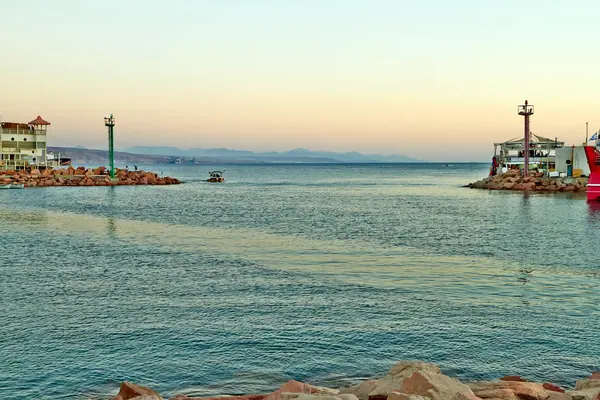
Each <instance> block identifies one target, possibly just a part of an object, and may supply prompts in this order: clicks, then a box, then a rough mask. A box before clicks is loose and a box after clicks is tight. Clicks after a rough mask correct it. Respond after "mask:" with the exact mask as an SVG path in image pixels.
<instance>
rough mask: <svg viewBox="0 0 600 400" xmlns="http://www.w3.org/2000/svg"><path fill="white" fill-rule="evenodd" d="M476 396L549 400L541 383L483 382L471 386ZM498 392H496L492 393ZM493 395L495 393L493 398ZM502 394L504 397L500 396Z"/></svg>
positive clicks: (510, 399)
mask: <svg viewBox="0 0 600 400" xmlns="http://www.w3.org/2000/svg"><path fill="white" fill-rule="evenodd" d="M469 386H470V387H471V390H473V393H474V394H475V396H478V397H481V398H499V399H509V400H513V399H514V398H515V397H516V398H518V399H521V400H547V399H548V397H549V394H548V392H547V391H546V389H544V387H543V386H542V385H540V384H539V383H533V382H518V381H501V380H498V381H483V382H474V383H471V384H469ZM492 391H496V392H492ZM492 393H495V394H494V395H493V396H492V395H491V394H492ZM500 394H502V397H499V396H498V395H500Z"/></svg>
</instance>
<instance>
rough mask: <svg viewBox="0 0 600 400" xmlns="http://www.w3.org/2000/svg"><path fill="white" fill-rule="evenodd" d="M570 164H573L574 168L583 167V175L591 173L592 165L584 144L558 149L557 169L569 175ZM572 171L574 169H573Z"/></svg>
mask: <svg viewBox="0 0 600 400" xmlns="http://www.w3.org/2000/svg"><path fill="white" fill-rule="evenodd" d="M569 162H570V163H569ZM569 165H572V166H573V169H581V171H582V175H583V176H589V175H590V166H589V164H588V161H587V157H586V155H585V150H584V149H583V146H572V147H570V146H568V147H562V148H560V149H556V171H557V172H558V173H561V174H562V173H564V174H567V175H569V173H568V172H569ZM572 173H573V171H571V174H572Z"/></svg>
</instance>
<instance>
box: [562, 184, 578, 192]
mask: <svg viewBox="0 0 600 400" xmlns="http://www.w3.org/2000/svg"><path fill="white" fill-rule="evenodd" d="M574 190H575V186H573V185H567V186H565V188H564V189H563V191H564V192H572V191H574Z"/></svg>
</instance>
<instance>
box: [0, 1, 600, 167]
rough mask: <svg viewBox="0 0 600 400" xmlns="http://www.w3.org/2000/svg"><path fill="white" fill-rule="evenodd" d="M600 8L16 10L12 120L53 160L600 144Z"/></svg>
mask: <svg viewBox="0 0 600 400" xmlns="http://www.w3.org/2000/svg"><path fill="white" fill-rule="evenodd" d="M599 17H600V2H598V1H586V0H569V1H562V0H545V1H538V0H530V1H513V0H502V1H494V2H492V1H486V0H478V1H471V0H454V1H446V0H420V1H417V0H413V1H404V0H294V1H292V0H212V1H207V0H194V1H183V0H171V1H156V0H145V1H137V0H120V1H116V0H102V1H86V0H54V1H41V0H40V1H34V0H19V1H14V0H0V52H1V54H2V56H1V62H0V116H1V118H2V120H3V121H14V122H28V121H30V120H31V119H33V118H35V117H36V116H37V115H38V114H40V115H42V117H44V118H45V119H47V120H48V121H50V122H51V123H52V126H51V130H50V135H51V136H49V144H50V145H56V146H75V145H83V146H86V147H93V148H105V147H106V146H107V134H106V128H105V127H104V121H103V117H104V116H106V115H108V114H110V113H113V114H114V116H115V118H116V127H115V135H116V140H115V141H116V146H117V147H118V148H121V149H122V148H126V147H129V146H135V145H161V146H163V145H168V146H176V147H180V148H192V147H201V148H214V147H219V148H220V147H226V148H232V149H246V150H254V151H271V150H288V149H293V148H298V147H302V148H308V149H312V150H330V151H361V152H364V153H379V154H405V155H408V156H411V157H416V158H420V159H424V160H431V161H487V160H489V159H490V158H491V156H492V152H493V143H494V142H498V141H503V140H507V139H511V138H515V137H518V136H522V135H523V118H522V117H520V116H518V115H517V106H518V105H519V104H522V103H523V102H524V101H525V100H526V99H527V100H529V103H530V104H533V105H534V106H535V114H534V116H533V117H532V120H531V131H532V132H533V133H535V134H538V135H542V136H548V137H558V138H559V139H560V140H564V141H566V142H567V143H568V144H581V143H582V142H583V141H584V140H585V129H586V125H585V123H586V122H589V131H590V136H591V134H592V132H595V131H596V130H598V129H600V51H598V44H599V43H600V19H599Z"/></svg>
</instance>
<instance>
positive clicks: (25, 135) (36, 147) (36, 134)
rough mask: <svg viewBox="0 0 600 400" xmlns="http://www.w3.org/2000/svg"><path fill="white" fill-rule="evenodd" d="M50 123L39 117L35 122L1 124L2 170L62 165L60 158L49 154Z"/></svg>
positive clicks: (0, 148)
mask: <svg viewBox="0 0 600 400" xmlns="http://www.w3.org/2000/svg"><path fill="white" fill-rule="evenodd" d="M49 126H50V122H48V121H46V120H44V119H43V118H42V117H41V116H39V115H38V116H37V118H36V119H34V120H33V121H29V122H27V123H23V122H0V169H2V170H15V171H18V170H22V169H28V168H33V167H35V168H40V169H44V168H49V167H56V166H58V165H60V157H55V156H54V155H53V154H51V153H49V152H48V149H47V140H48V139H47V137H48V127H49Z"/></svg>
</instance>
